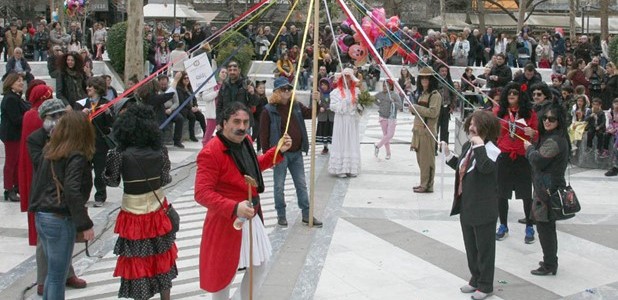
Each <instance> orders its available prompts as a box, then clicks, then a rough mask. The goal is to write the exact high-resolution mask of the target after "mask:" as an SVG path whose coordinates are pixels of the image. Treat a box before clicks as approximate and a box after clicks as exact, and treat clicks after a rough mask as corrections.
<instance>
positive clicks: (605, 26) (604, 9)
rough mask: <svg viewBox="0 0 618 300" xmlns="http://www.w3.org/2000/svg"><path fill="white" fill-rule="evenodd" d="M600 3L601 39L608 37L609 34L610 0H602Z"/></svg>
mask: <svg viewBox="0 0 618 300" xmlns="http://www.w3.org/2000/svg"><path fill="white" fill-rule="evenodd" d="M599 4H600V7H599V12H600V17H601V39H606V38H607V36H608V34H609V22H608V18H609V15H608V11H609V0H600V1H599Z"/></svg>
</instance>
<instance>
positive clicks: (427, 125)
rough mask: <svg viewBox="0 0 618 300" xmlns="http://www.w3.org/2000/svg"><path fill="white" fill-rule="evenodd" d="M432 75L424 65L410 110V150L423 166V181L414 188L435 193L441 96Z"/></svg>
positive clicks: (415, 190)
mask: <svg viewBox="0 0 618 300" xmlns="http://www.w3.org/2000/svg"><path fill="white" fill-rule="evenodd" d="M433 76H434V74H433V72H432V70H431V68H429V67H425V68H423V69H421V71H420V72H419V74H418V79H417V80H416V82H419V83H420V85H419V90H420V91H419V93H420V97H419V99H418V103H417V104H413V105H411V106H410V113H412V114H413V115H415V118H414V125H413V127H412V144H411V145H410V150H412V151H416V161H417V162H418V166H419V168H420V170H421V182H420V184H419V185H418V186H415V187H414V188H413V189H412V190H413V191H414V192H415V193H433V183H434V182H433V179H434V176H435V173H436V158H435V147H436V140H435V139H436V137H437V132H438V117H439V116H440V108H441V106H442V96H441V95H440V92H438V83H437V80H436V79H435V78H434V77H433Z"/></svg>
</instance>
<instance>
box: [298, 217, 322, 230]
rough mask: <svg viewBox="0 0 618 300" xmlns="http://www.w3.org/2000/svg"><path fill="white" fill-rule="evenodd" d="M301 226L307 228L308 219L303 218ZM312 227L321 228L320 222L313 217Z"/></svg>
mask: <svg viewBox="0 0 618 300" xmlns="http://www.w3.org/2000/svg"><path fill="white" fill-rule="evenodd" d="M303 224H304V225H307V226H309V217H303ZM313 227H317V228H322V222H320V221H319V220H318V219H316V218H315V217H314V218H313Z"/></svg>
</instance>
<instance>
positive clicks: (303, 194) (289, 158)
mask: <svg viewBox="0 0 618 300" xmlns="http://www.w3.org/2000/svg"><path fill="white" fill-rule="evenodd" d="M283 157H284V159H283V161H282V162H281V163H279V164H278V165H276V166H275V167H274V170H273V171H274V172H273V179H274V181H275V188H274V190H275V209H276V210H277V216H278V217H285V207H286V205H285V195H284V189H285V176H286V175H287V170H290V174H291V175H292V180H293V181H294V188H295V189H296V198H297V199H298V207H299V208H300V209H301V210H302V213H303V217H304V218H308V217H309V195H308V194H307V181H306V180H305V165H304V163H303V154H302V151H295V152H284V153H283Z"/></svg>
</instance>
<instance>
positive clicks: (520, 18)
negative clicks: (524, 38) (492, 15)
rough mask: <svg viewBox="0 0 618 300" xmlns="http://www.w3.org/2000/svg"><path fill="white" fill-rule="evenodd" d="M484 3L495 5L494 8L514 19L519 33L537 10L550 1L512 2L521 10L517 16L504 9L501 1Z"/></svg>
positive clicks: (517, 0)
mask: <svg viewBox="0 0 618 300" xmlns="http://www.w3.org/2000/svg"><path fill="white" fill-rule="evenodd" d="M484 1H485V2H487V3H491V4H493V5H494V6H496V7H498V8H499V9H501V10H502V11H503V12H505V13H506V14H507V15H508V16H509V17H510V18H511V19H513V21H515V22H517V31H520V30H521V28H522V27H523V24H524V23H526V21H528V19H529V18H530V16H532V14H534V12H535V10H536V8H537V7H538V6H539V5H541V4H543V3H545V2H548V1H549V0H512V1H514V2H515V3H517V7H518V8H519V9H518V12H517V16H516V15H515V14H514V13H513V12H512V11H510V10H509V9H507V8H506V7H504V5H502V3H501V2H500V1H496V0H484ZM526 13H528V16H526Z"/></svg>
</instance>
